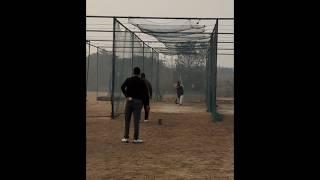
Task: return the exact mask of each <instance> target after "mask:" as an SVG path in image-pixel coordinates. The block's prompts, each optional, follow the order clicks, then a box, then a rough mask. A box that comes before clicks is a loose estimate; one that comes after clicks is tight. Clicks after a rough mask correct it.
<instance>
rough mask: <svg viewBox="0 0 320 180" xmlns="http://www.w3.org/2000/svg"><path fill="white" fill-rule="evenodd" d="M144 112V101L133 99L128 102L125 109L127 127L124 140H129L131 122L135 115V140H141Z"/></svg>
mask: <svg viewBox="0 0 320 180" xmlns="http://www.w3.org/2000/svg"><path fill="white" fill-rule="evenodd" d="M141 110H142V100H140V99H132V100H131V101H128V100H127V102H126V108H125V127H124V138H129V130H130V121H131V115H132V113H133V119H134V139H139V128H140V119H141Z"/></svg>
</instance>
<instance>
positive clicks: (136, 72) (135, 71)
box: [133, 67, 140, 76]
mask: <svg viewBox="0 0 320 180" xmlns="http://www.w3.org/2000/svg"><path fill="white" fill-rule="evenodd" d="M133 75H137V76H138V75H140V68H139V67H135V68H134V69H133Z"/></svg>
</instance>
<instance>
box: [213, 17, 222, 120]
mask: <svg viewBox="0 0 320 180" xmlns="http://www.w3.org/2000/svg"><path fill="white" fill-rule="evenodd" d="M218 25H219V19H217V21H216V26H215V29H216V30H215V37H214V40H215V41H214V47H215V48H214V61H213V63H214V71H213V72H214V94H213V100H214V119H215V121H220V120H222V119H221V117H220V115H219V114H218V112H217V80H218V78H217V71H218V70H217V62H218Z"/></svg>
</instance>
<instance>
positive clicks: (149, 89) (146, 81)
mask: <svg viewBox="0 0 320 180" xmlns="http://www.w3.org/2000/svg"><path fill="white" fill-rule="evenodd" d="M143 80H144V82H145V84H146V86H147V88H148V92H149V98H152V86H151V83H150V82H149V81H148V80H146V79H143Z"/></svg>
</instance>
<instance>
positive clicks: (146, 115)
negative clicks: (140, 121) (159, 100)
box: [143, 104, 149, 120]
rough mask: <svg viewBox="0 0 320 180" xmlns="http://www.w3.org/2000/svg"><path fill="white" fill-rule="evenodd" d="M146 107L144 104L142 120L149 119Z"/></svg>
mask: <svg viewBox="0 0 320 180" xmlns="http://www.w3.org/2000/svg"><path fill="white" fill-rule="evenodd" d="M147 107H148V105H146V104H144V105H143V109H144V119H145V120H147V119H148V118H149V109H148V108H147Z"/></svg>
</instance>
